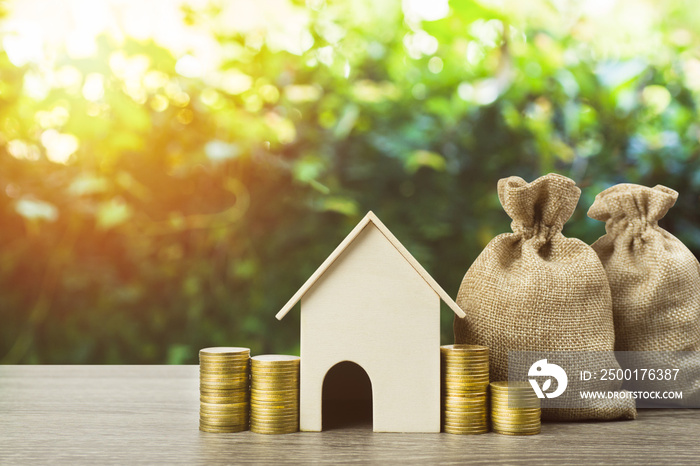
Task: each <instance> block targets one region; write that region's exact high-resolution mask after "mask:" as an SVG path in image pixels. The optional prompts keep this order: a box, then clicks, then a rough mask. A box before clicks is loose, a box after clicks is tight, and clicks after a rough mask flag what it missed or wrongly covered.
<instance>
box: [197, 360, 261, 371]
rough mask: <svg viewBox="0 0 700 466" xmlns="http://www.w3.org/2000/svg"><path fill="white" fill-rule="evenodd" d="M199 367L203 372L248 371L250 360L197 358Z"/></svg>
mask: <svg viewBox="0 0 700 466" xmlns="http://www.w3.org/2000/svg"><path fill="white" fill-rule="evenodd" d="M199 367H200V368H204V370H231V369H248V368H249V367H250V360H249V359H248V358H238V359H235V358H228V359H223V358H202V357H200V358H199Z"/></svg>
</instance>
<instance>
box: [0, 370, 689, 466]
mask: <svg viewBox="0 0 700 466" xmlns="http://www.w3.org/2000/svg"><path fill="white" fill-rule="evenodd" d="M198 396H199V395H198V368H197V366H0V464H21V465H24V464H29V463H59V464H71V465H73V464H83V463H87V464H105V463H110V464H111V463H114V464H122V465H131V464H156V463H166V464H173V463H186V464H225V463H232V464H235V463H258V464H270V463H295V464H298V463H329V464H337V463H426V464H437V463H446V464H449V463H455V464H457V463H483V464H494V463H496V464H499V463H502V464H515V463H527V464H537V465H541V464H550V463H552V464H592V463H599V464H613V463H614V464H620V463H629V464H631V463H634V464H662V463H668V464H694V465H698V464H700V410H691V409H686V410H667V409H664V410H660V409H655V410H644V411H641V412H640V414H639V419H637V420H636V421H623V422H582V423H546V424H543V426H542V433H541V434H540V435H536V436H531V437H511V436H505V435H498V434H494V433H489V434H484V435H476V436H457V435H450V434H444V433H443V434H386V433H384V434H381V433H377V434H375V433H372V432H371V431H370V430H369V429H359V428H348V429H344V430H333V431H328V432H321V433H309V432H298V433H295V434H287V435H279V436H267V435H260V434H254V433H252V432H241V433H237V434H209V433H204V432H200V431H199V430H198V409H199V405H198V403H199V398H198Z"/></svg>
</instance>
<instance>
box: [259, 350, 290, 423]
mask: <svg viewBox="0 0 700 466" xmlns="http://www.w3.org/2000/svg"><path fill="white" fill-rule="evenodd" d="M250 361H251V366H250V369H251V377H250V380H251V395H250V430H251V431H253V432H257V433H259V434H289V433H292V432H297V431H298V430H299V366H300V359H299V357H298V356H287V355H281V354H268V355H262V356H254V357H253V358H251V360H250Z"/></svg>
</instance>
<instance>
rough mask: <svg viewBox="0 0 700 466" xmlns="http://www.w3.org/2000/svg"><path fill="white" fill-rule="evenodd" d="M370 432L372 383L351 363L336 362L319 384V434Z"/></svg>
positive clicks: (361, 370) (356, 365)
mask: <svg viewBox="0 0 700 466" xmlns="http://www.w3.org/2000/svg"><path fill="white" fill-rule="evenodd" d="M339 428H366V429H369V430H371V429H372V382H371V380H370V378H369V375H367V372H365V370H364V369H363V368H362V367H360V366H359V365H358V364H356V363H354V362H351V361H343V362H339V363H338V364H336V365H335V366H333V367H331V369H330V370H329V371H328V372H327V373H326V377H325V378H324V380H323V430H333V429H339Z"/></svg>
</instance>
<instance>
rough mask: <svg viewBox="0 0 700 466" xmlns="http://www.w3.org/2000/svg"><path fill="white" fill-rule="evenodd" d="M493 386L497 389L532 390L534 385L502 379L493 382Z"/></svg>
mask: <svg viewBox="0 0 700 466" xmlns="http://www.w3.org/2000/svg"><path fill="white" fill-rule="evenodd" d="M491 388H494V389H496V390H526V389H529V390H532V386H531V385H530V384H529V383H527V382H522V381H514V382H509V381H507V380H501V381H496V382H491Z"/></svg>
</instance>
